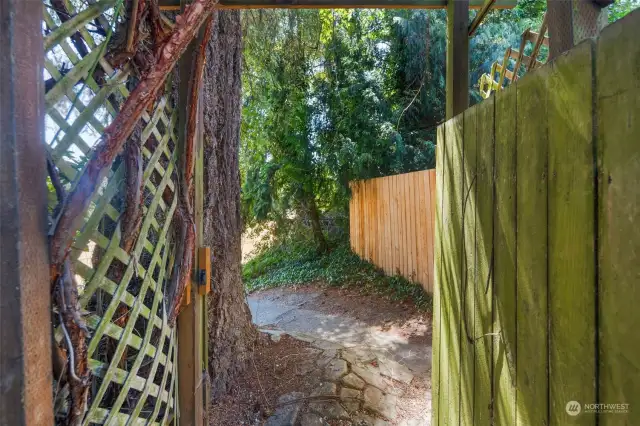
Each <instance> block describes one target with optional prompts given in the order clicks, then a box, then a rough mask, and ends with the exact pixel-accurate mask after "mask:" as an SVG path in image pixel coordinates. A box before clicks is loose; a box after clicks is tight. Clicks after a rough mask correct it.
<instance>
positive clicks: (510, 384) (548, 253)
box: [432, 11, 640, 426]
mask: <svg viewBox="0 0 640 426" xmlns="http://www.w3.org/2000/svg"><path fill="white" fill-rule="evenodd" d="M638 26H640V11H635V12H632V13H631V14H630V15H628V16H627V17H625V18H623V19H621V20H620V21H618V22H616V23H614V24H612V25H611V26H609V27H607V28H605V30H604V31H603V32H602V34H601V35H600V37H599V38H598V39H597V40H596V41H594V40H586V41H585V42H583V43H581V44H580V45H578V46H576V47H575V48H573V49H572V50H571V51H569V52H567V54H565V55H562V56H560V57H558V58H557V59H555V60H554V61H552V62H551V63H548V64H547V65H545V66H543V67H541V68H540V69H536V70H534V71H533V72H530V73H528V74H527V75H525V76H524V77H523V78H521V79H519V80H517V81H516V82H515V83H513V84H511V85H510V86H509V87H508V88H506V89H505V90H502V91H499V92H497V93H496V94H495V96H492V97H490V98H489V99H487V100H485V101H483V102H481V103H480V104H477V105H475V106H474V107H472V108H469V109H467V110H466V111H465V112H464V114H460V115H458V116H456V117H454V118H453V119H451V120H449V121H447V122H446V123H445V124H443V125H442V126H441V127H440V128H439V129H438V152H437V165H436V170H437V189H436V193H437V195H436V199H437V214H436V217H437V218H436V245H435V249H436V256H435V265H436V286H435V295H434V325H433V342H434V344H433V349H434V350H433V377H432V383H433V407H434V410H433V422H432V424H433V425H451V424H455V425H458V424H459V425H488V424H495V425H505V426H512V425H541V424H548V425H570V424H571V425H573V424H575V425H578V424H579V425H596V424H600V425H623V424H624V425H632V424H640V410H637V409H634V404H635V403H636V401H637V400H638V398H639V397H640V358H639V357H638V333H637V330H638V328H640V314H639V313H638V309H637V304H638V300H639V299H640V287H639V286H638V282H639V281H638V277H640V266H639V265H640V264H639V263H638V253H639V252H640V228H639V227H638V221H640V210H639V209H638V200H639V197H638V181H639V180H640V144H639V143H638V142H639V141H640V121H639V120H638V117H640V74H639V73H638V64H639V63H640V62H639V59H640V45H639V44H638V43H637V39H638V36H637V28H638ZM598 404H602V405H598ZM604 404H609V405H607V407H605V406H604Z"/></svg>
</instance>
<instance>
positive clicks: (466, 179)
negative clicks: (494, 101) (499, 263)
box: [460, 106, 478, 426]
mask: <svg viewBox="0 0 640 426" xmlns="http://www.w3.org/2000/svg"><path fill="white" fill-rule="evenodd" d="M477 131H478V106H474V107H471V108H469V109H467V110H466V111H465V112H464V142H463V143H464V149H463V151H464V152H463V156H464V162H463V167H462V173H463V183H462V189H463V191H462V194H463V197H464V198H463V200H462V209H463V223H462V232H463V242H462V256H463V259H462V293H461V297H462V304H461V306H462V311H463V315H462V339H461V344H460V345H461V346H460V364H461V371H462V377H461V381H460V386H461V390H460V398H461V399H460V424H461V425H465V426H466V425H469V426H471V425H473V418H474V416H473V409H474V386H475V382H474V378H475V371H474V369H475V361H474V360H475V345H474V342H473V341H470V340H469V336H473V331H474V328H475V320H476V303H475V291H474V287H475V285H474V283H475V281H476V204H477V196H478V194H477V188H478V186H477V184H476V179H477V149H476V135H477Z"/></svg>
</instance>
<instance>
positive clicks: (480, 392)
mask: <svg viewBox="0 0 640 426" xmlns="http://www.w3.org/2000/svg"><path fill="white" fill-rule="evenodd" d="M494 99H495V98H493V97H492V98H489V99H487V100H486V101H484V102H482V103H481V104H480V105H478V134H477V150H478V159H477V161H478V165H477V177H476V181H477V194H478V201H477V203H476V209H477V213H476V222H475V225H476V270H477V273H476V279H475V289H474V292H475V299H474V300H475V306H476V320H475V327H474V332H473V339H474V341H475V349H476V350H475V369H474V371H475V379H474V384H475V390H474V394H475V401H474V404H475V407H474V410H473V414H474V421H473V424H474V425H477V426H482V425H488V424H490V423H491V418H492V414H493V410H492V394H491V392H492V390H491V380H492V374H493V371H492V370H493V368H492V349H493V340H494V336H493V335H492V334H493V316H492V309H491V308H492V298H493V270H492V268H493V156H494V133H493V117H494V116H493V114H494Z"/></svg>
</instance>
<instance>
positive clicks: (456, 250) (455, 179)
mask: <svg viewBox="0 0 640 426" xmlns="http://www.w3.org/2000/svg"><path fill="white" fill-rule="evenodd" d="M445 129H446V139H447V149H446V150H445V162H446V163H447V166H446V167H447V168H450V169H451V170H454V171H459V170H461V168H462V136H463V116H462V115H458V116H457V117H455V118H453V119H451V120H449V121H448V122H447V123H446V124H445ZM445 180H446V183H445V187H444V189H445V191H444V203H445V208H447V211H445V212H444V218H445V223H446V226H445V228H444V238H445V239H444V245H443V249H444V253H445V262H444V272H445V277H444V280H443V283H442V284H443V287H442V290H443V293H442V297H443V299H444V300H446V301H447V305H446V308H447V309H446V314H443V330H444V331H443V335H442V336H441V338H443V339H444V341H443V344H445V345H446V346H445V347H446V348H448V350H447V352H446V356H444V357H443V358H442V359H441V367H440V368H441V369H442V370H441V372H440V374H443V375H445V376H446V377H448V386H447V391H446V394H445V392H441V398H442V397H443V396H444V400H445V401H446V403H445V404H443V405H442V407H446V408H444V409H445V413H444V414H445V416H444V424H445V425H457V424H458V423H459V415H460V339H461V335H460V331H461V330H460V329H461V310H460V300H461V298H460V296H461V294H460V291H461V284H462V277H461V272H462V250H461V242H462V198H463V194H462V174H461V173H459V172H458V173H447V175H446V176H445Z"/></svg>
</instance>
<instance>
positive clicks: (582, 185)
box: [546, 40, 596, 426]
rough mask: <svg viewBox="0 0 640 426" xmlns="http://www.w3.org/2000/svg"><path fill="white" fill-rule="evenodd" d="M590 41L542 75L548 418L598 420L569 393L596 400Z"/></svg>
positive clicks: (553, 421) (580, 421)
mask: <svg viewBox="0 0 640 426" xmlns="http://www.w3.org/2000/svg"><path fill="white" fill-rule="evenodd" d="M592 46H593V42H591V41H590V40H589V41H587V42H585V43H583V44H581V45H580V46H579V47H576V48H574V49H572V50H571V52H569V54H568V55H564V56H561V57H559V58H557V59H556V60H555V61H554V62H553V64H552V68H551V74H550V75H549V78H548V80H547V84H548V100H547V108H546V111H547V117H548V123H549V186H548V191H549V192H548V200H549V201H548V202H549V231H548V232H549V255H548V259H549V323H550V327H549V333H550V335H549V403H550V406H549V416H550V422H549V424H550V425H558V426H560V425H562V426H564V425H585V426H587V425H595V420H596V419H595V415H594V414H593V413H584V414H581V415H579V416H570V415H569V414H568V413H567V411H566V409H565V407H566V404H567V402H568V401H573V400H578V401H581V402H582V403H591V402H595V400H596V388H595V386H596V383H595V380H596V376H595V372H596V367H595V333H596V321H595V312H596V308H595V288H596V283H595V259H596V258H595V235H594V229H595V228H594V210H595V208H594V196H595V189H594V185H595V179H594V175H593V170H594V169H593V123H592V114H593V102H592V90H591V82H592V78H593V76H592V59H593V58H592Z"/></svg>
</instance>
